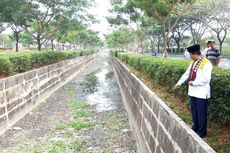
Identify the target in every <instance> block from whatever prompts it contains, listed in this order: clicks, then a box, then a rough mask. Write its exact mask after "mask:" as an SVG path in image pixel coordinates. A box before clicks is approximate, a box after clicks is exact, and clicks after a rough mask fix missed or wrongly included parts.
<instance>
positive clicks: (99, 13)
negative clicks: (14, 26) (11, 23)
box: [3, 0, 111, 39]
mask: <svg viewBox="0 0 230 153" xmlns="http://www.w3.org/2000/svg"><path fill="white" fill-rule="evenodd" d="M110 8H111V5H110V0H95V8H91V9H90V10H89V11H90V13H92V14H93V15H95V16H96V18H97V20H99V22H100V23H95V24H92V25H91V26H90V29H92V30H93V31H99V32H100V37H101V38H102V39H104V34H107V33H108V32H109V23H108V22H107V20H106V18H105V17H106V16H107V15H108V14H109V12H108V10H109V9H110ZM3 33H7V34H9V33H11V30H10V29H7V30H5V31H4V32H3Z"/></svg>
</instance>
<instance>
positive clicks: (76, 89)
mask: <svg viewBox="0 0 230 153" xmlns="http://www.w3.org/2000/svg"><path fill="white" fill-rule="evenodd" d="M0 152H1V153H40V152H46V153H72V152H76V153H78V152H79V153H135V152H136V147H135V141H134V138H133V135H132V133H131V130H130V128H129V126H128V119H127V114H126V112H125V110H124V106H123V103H122V99H121V95H120V92H119V88H118V85H117V83H116V81H115V78H114V74H113V69H112V66H111V62H110V60H109V58H108V55H107V54H105V53H100V55H99V56H98V58H97V59H96V60H95V61H94V62H93V63H91V64H89V65H88V66H87V67H86V68H85V69H84V70H82V71H81V72H80V74H78V75H77V76H75V77H74V78H73V79H72V80H71V81H70V82H68V83H67V84H66V85H64V86H63V87H62V88H60V89H59V90H58V91H56V92H55V93H54V94H53V95H52V96H51V97H50V98H49V99H47V100H46V102H44V103H42V104H41V105H40V106H38V108H36V109H35V110H34V111H33V112H31V113H30V114H28V115H26V116H25V117H24V118H23V119H22V120H20V121H19V122H18V123H17V124H15V125H14V126H13V127H12V128H11V129H10V130H8V131H7V132H6V133H5V134H4V135H2V136H1V137H0Z"/></svg>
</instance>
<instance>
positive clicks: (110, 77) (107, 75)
mask: <svg viewBox="0 0 230 153" xmlns="http://www.w3.org/2000/svg"><path fill="white" fill-rule="evenodd" d="M105 77H106V79H112V78H113V71H110V72H109V73H107V74H106V76H105Z"/></svg>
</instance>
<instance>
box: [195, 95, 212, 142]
mask: <svg viewBox="0 0 230 153" xmlns="http://www.w3.org/2000/svg"><path fill="white" fill-rule="evenodd" d="M207 109H208V99H201V98H196V97H191V113H192V121H193V125H192V129H193V131H195V132H196V133H197V134H198V135H199V136H200V137H201V138H203V137H206V135H207Z"/></svg>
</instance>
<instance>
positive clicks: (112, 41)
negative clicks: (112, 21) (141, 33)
mask: <svg viewBox="0 0 230 153" xmlns="http://www.w3.org/2000/svg"><path fill="white" fill-rule="evenodd" d="M133 41H134V34H133V32H132V31H131V30H130V29H128V28H124V27H121V28H119V29H117V30H115V31H114V32H112V33H111V34H109V35H108V36H107V37H106V43H107V44H108V46H109V47H110V48H114V49H118V50H124V49H127V48H128V44H130V43H131V42H133Z"/></svg>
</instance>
